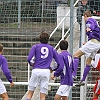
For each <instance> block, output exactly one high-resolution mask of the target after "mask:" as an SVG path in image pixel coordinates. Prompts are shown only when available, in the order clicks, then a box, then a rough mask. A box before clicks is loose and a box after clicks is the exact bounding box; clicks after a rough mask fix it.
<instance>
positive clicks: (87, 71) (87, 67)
mask: <svg viewBox="0 0 100 100" xmlns="http://www.w3.org/2000/svg"><path fill="white" fill-rule="evenodd" d="M90 67H91V66H90V65H86V67H85V69H84V73H83V77H82V80H81V81H85V79H86V77H87V75H88V73H89V71H90Z"/></svg>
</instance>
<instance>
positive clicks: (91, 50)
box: [80, 39, 100, 59]
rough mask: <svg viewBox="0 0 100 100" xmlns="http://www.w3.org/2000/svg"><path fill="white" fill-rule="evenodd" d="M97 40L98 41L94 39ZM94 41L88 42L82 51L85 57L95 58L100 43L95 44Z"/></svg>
mask: <svg viewBox="0 0 100 100" xmlns="http://www.w3.org/2000/svg"><path fill="white" fill-rule="evenodd" d="M92 40H96V39H92ZM92 40H90V41H88V42H87V43H86V44H84V45H83V46H82V47H81V48H80V50H81V51H82V52H83V53H85V56H86V57H87V58H88V57H91V58H92V59H93V58H94V57H95V55H96V53H97V51H98V50H99V49H100V42H99V41H97V40H96V41H97V43H95V42H93V41H92Z"/></svg>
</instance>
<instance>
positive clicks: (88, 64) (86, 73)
mask: <svg viewBox="0 0 100 100" xmlns="http://www.w3.org/2000/svg"><path fill="white" fill-rule="evenodd" d="M91 61H92V58H91V57H89V58H87V59H86V67H85V69H84V73H83V77H82V79H81V81H79V82H78V83H77V84H76V85H75V86H83V85H85V82H84V81H85V79H86V77H87V75H88V73H89V71H90V68H91Z"/></svg>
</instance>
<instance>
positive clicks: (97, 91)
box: [91, 49, 100, 100]
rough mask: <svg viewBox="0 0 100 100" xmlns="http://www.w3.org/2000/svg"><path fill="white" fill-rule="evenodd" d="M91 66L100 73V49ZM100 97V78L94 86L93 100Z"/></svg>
mask: <svg viewBox="0 0 100 100" xmlns="http://www.w3.org/2000/svg"><path fill="white" fill-rule="evenodd" d="M91 65H92V66H93V67H94V68H96V69H98V70H99V71H100V49H99V50H98V52H97V54H96V56H95V59H94V60H92V62H91ZM99 95H100V78H99V79H98V80H97V82H96V85H95V86H94V93H93V99H92V100H98V97H99Z"/></svg>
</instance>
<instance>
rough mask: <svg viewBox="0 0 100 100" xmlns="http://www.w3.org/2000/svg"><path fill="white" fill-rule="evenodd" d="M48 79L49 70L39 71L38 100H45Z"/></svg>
mask: <svg viewBox="0 0 100 100" xmlns="http://www.w3.org/2000/svg"><path fill="white" fill-rule="evenodd" d="M49 79H50V70H49V69H40V100H45V98H46V95H47V94H48V84H49Z"/></svg>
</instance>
